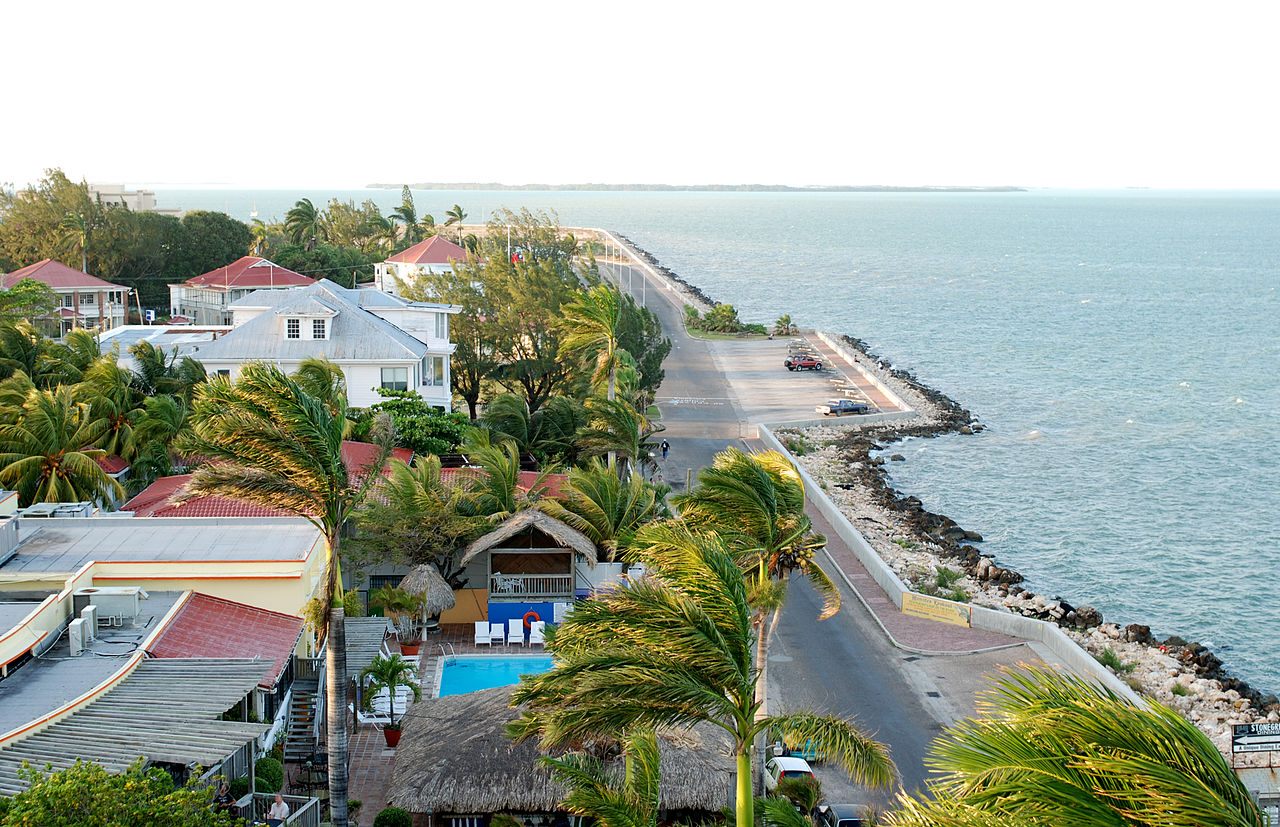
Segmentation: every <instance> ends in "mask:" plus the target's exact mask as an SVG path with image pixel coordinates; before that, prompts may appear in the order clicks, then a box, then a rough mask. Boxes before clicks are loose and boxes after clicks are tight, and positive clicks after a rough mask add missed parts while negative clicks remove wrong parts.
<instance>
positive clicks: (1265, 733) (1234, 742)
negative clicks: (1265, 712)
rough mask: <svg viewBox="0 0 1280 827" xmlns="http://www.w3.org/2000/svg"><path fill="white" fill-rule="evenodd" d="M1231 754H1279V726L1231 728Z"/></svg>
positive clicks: (1242, 725)
mask: <svg viewBox="0 0 1280 827" xmlns="http://www.w3.org/2000/svg"><path fill="white" fill-rule="evenodd" d="M1231 751H1232V752H1280V724H1268V723H1260V724H1236V725H1235V726H1233V727H1231Z"/></svg>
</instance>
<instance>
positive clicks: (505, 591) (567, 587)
mask: <svg viewBox="0 0 1280 827" xmlns="http://www.w3.org/2000/svg"><path fill="white" fill-rule="evenodd" d="M489 595H490V596H491V597H572V596H573V575H572V574H494V575H491V576H490V577H489Z"/></svg>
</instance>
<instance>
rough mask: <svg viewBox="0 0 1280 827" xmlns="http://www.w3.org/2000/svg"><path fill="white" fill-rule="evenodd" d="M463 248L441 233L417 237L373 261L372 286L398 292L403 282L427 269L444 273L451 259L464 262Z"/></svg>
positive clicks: (401, 288) (464, 250)
mask: <svg viewBox="0 0 1280 827" xmlns="http://www.w3.org/2000/svg"><path fill="white" fill-rule="evenodd" d="M466 260H467V251H466V249H465V248H463V247H459V246H458V245H457V244H454V243H453V242H452V241H450V240H449V239H447V238H445V237H444V236H439V235H433V236H432V237H431V238H428V239H427V240H426V241H419V242H418V243H417V244H415V245H413V246H412V247H408V248H406V249H404V250H401V251H400V252H398V253H396V254H395V255H393V256H391V257H390V258H388V259H387V260H386V261H382V262H379V263H377V264H375V265H373V286H374V287H376V288H377V289H378V290H381V291H382V292H384V293H390V294H392V295H393V296H398V295H400V294H402V293H403V292H404V288H405V286H406V285H409V284H412V283H413V281H414V279H416V278H417V277H418V276H421V275H425V274H427V273H448V272H450V271H452V270H453V263H454V262H455V261H456V262H458V263H459V264H461V263H464V262H466Z"/></svg>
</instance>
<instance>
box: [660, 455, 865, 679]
mask: <svg viewBox="0 0 1280 827" xmlns="http://www.w3.org/2000/svg"><path fill="white" fill-rule="evenodd" d="M673 502H674V503H675V505H676V507H677V508H678V509H679V510H680V515H681V517H682V518H683V519H684V520H685V521H687V522H688V523H689V524H690V525H691V526H693V527H694V528H696V529H699V530H709V531H715V532H716V533H718V534H719V535H720V536H721V537H723V538H724V539H725V542H726V544H727V545H728V548H729V549H730V551H731V553H732V554H733V555H734V559H735V560H736V561H737V562H738V565H739V567H740V568H741V569H742V571H743V573H744V574H745V575H746V577H747V579H748V582H749V583H750V591H751V596H752V602H753V603H754V604H755V606H756V608H757V611H758V616H757V624H758V625H759V628H760V635H759V638H758V641H759V647H760V651H759V653H758V657H757V660H758V662H759V663H760V669H761V670H762V671H763V670H765V669H766V668H767V665H768V650H769V643H770V641H771V639H772V637H773V631H774V629H775V628H776V627H777V624H778V620H779V618H780V617H781V613H782V602H783V600H784V599H785V596H786V595H785V591H784V589H785V583H786V581H787V580H788V579H789V578H790V576H791V574H792V573H793V572H797V571H798V572H800V573H801V574H803V575H805V576H806V577H808V578H809V580H810V582H812V583H813V585H814V586H815V587H817V589H818V591H819V592H821V593H822V597H823V606H822V612H821V614H819V616H818V619H819V620H826V619H827V618H829V617H831V616H832V615H834V614H835V613H836V612H838V611H839V610H840V590H839V589H837V588H836V585H835V583H833V582H832V581H831V579H830V578H829V577H828V576H827V574H826V572H824V571H823V570H822V569H821V568H820V567H819V566H818V563H817V559H816V553H817V552H818V551H819V550H820V549H822V548H823V547H824V546H825V545H826V543H827V540H826V538H825V537H823V536H822V535H821V534H818V533H817V532H815V531H814V530H813V523H812V521H811V520H810V519H809V517H808V515H807V514H805V510H804V509H805V493H804V482H803V481H802V480H801V479H800V473H799V472H798V471H796V468H795V466H794V465H792V464H791V461H790V460H788V459H787V458H786V457H785V456H783V455H782V454H780V453H778V452H777V451H764V452H760V453H755V454H748V453H746V452H744V451H742V450H739V449H738V448H733V447H729V448H726V449H725V450H723V451H721V452H720V453H718V454H716V456H715V459H714V460H713V461H712V464H711V465H710V466H708V467H706V468H703V469H702V470H701V471H699V472H698V486H697V488H695V489H694V490H692V491H690V492H689V493H687V494H683V495H678V496H676V497H674V498H673ZM763 686H764V684H763V682H762V683H761V687H763ZM762 692H763V690H762Z"/></svg>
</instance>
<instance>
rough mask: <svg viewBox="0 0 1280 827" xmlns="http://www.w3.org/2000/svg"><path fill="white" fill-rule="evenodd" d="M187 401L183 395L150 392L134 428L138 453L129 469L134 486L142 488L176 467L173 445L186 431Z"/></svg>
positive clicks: (132, 488) (131, 483)
mask: <svg viewBox="0 0 1280 827" xmlns="http://www.w3.org/2000/svg"><path fill="white" fill-rule="evenodd" d="M188 427H189V425H188V423H187V405H186V403H185V402H184V401H183V400H182V398H181V397H176V396H169V395H168V394H162V395H160V396H149V397H147V398H146V400H144V401H143V403H142V411H141V412H140V413H139V415H138V418H137V421H136V424H135V425H134V428H133V437H134V440H136V442H137V445H138V452H137V456H136V458H135V459H134V461H133V465H132V467H131V469H130V472H129V485H130V489H131V490H138V491H140V490H142V489H143V488H145V487H146V486H148V485H150V484H151V483H152V482H155V480H156V478H157V477H163V476H166V475H168V474H170V473H172V471H173V460H174V452H173V446H174V445H177V444H179V440H180V439H181V438H182V437H183V436H184V435H185V434H186V431H187V429H188Z"/></svg>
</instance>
